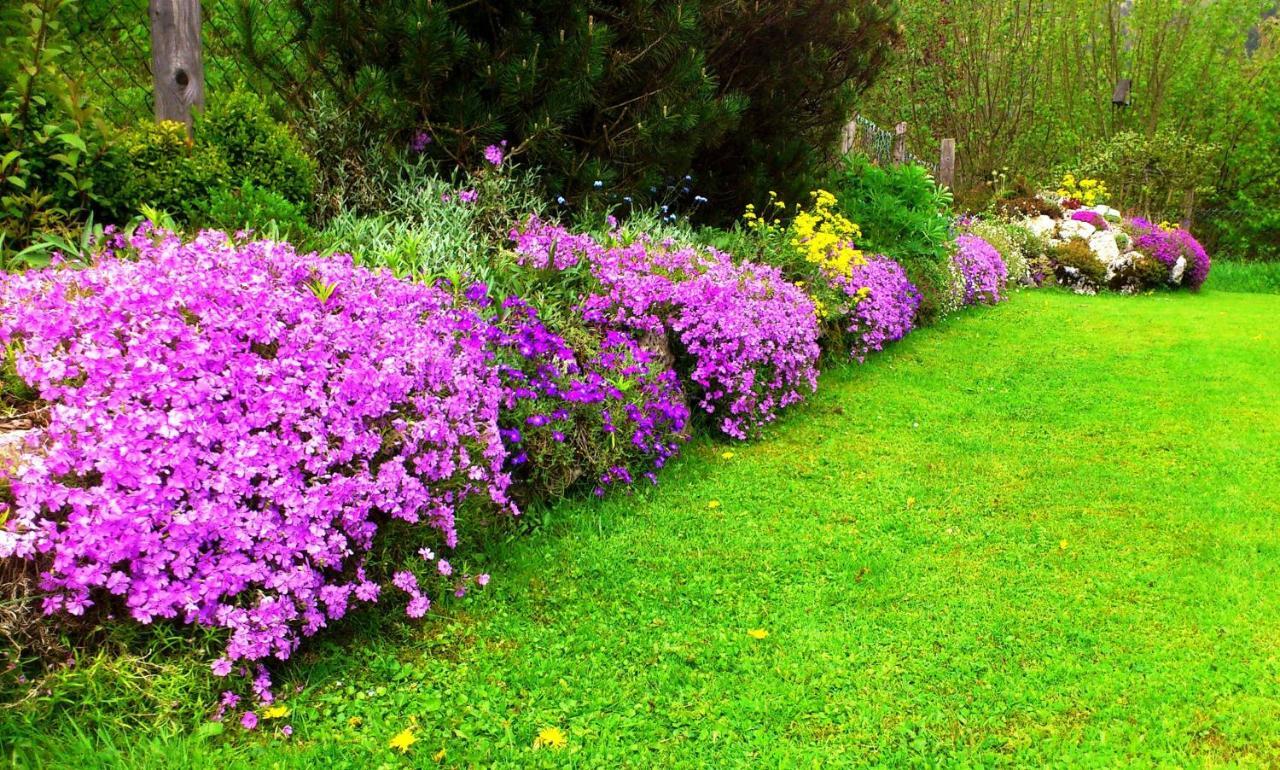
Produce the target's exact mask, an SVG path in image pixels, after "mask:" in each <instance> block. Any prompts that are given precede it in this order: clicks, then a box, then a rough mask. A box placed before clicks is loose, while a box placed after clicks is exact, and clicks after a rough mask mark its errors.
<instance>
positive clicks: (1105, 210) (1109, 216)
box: [1093, 204, 1122, 222]
mask: <svg viewBox="0 0 1280 770" xmlns="http://www.w3.org/2000/svg"><path fill="white" fill-rule="evenodd" d="M1093 211H1094V213H1096V214H1101V215H1102V218H1103V219H1105V220H1107V221H1109V222H1119V221H1120V220H1121V219H1122V217H1121V215H1120V212H1119V211H1117V210H1115V209H1113V208H1111V207H1110V206H1107V205H1103V204H1099V205H1097V206H1094V207H1093Z"/></svg>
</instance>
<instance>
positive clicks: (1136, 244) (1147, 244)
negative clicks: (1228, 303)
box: [1126, 217, 1210, 291]
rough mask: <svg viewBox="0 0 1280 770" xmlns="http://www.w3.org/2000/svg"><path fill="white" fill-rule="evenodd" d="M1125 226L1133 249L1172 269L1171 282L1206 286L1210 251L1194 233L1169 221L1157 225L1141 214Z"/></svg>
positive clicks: (1190, 286) (1198, 286)
mask: <svg viewBox="0 0 1280 770" xmlns="http://www.w3.org/2000/svg"><path fill="white" fill-rule="evenodd" d="M1126 228H1127V229H1128V231H1129V234H1130V235H1131V236H1132V237H1133V249H1134V250H1135V251H1137V252H1140V253H1142V254H1145V255H1146V256H1148V257H1154V258H1155V259H1157V260H1159V261H1160V263H1161V264H1163V265H1164V266H1165V268H1166V269H1167V270H1168V271H1169V277H1168V280H1169V282H1170V283H1173V284H1178V283H1181V284H1182V285H1184V286H1186V287H1187V288H1189V289H1191V290H1193V291H1194V290H1197V289H1199V288H1200V287H1201V286H1202V285H1204V282H1205V280H1206V279H1208V277H1209V268H1210V260H1209V254H1208V252H1206V251H1205V249H1204V247H1203V246H1201V245H1200V242H1199V241H1197V240H1196V239H1195V237H1194V236H1192V235H1191V233H1189V232H1187V231H1186V230H1184V229H1182V228H1181V227H1179V226H1177V225H1173V224H1170V223H1168V222H1161V223H1160V224H1159V225H1154V224H1152V223H1151V222H1149V221H1147V220H1146V219H1143V218H1142V217H1134V218H1133V219H1131V220H1129V222H1128V223H1127V225H1126ZM1179 262H1181V266H1179Z"/></svg>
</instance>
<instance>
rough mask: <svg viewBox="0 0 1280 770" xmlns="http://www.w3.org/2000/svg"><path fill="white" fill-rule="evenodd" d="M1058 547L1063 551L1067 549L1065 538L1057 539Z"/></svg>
mask: <svg viewBox="0 0 1280 770" xmlns="http://www.w3.org/2000/svg"><path fill="white" fill-rule="evenodd" d="M1058 547H1059V548H1061V549H1062V550H1064V551H1065V550H1067V541H1066V538H1063V539H1062V540H1059V541H1058Z"/></svg>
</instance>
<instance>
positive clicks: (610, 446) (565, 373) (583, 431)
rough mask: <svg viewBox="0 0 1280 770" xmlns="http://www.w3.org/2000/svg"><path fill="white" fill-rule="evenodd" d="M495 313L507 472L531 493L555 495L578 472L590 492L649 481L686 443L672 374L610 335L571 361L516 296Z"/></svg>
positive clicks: (649, 354) (681, 402) (565, 347)
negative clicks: (586, 479)
mask: <svg viewBox="0 0 1280 770" xmlns="http://www.w3.org/2000/svg"><path fill="white" fill-rule="evenodd" d="M481 301H482V302H487V300H481ZM497 316H498V317H497V318H496V319H495V322H494V325H493V327H492V330H491V331H490V340H491V343H492V345H493V346H494V348H495V349H496V350H497V351H499V361H500V362H502V363H500V365H499V370H500V371H501V373H502V378H503V383H504V385H505V391H504V397H503V409H502V415H501V419H500V423H501V425H502V428H503V430H502V434H503V441H504V443H505V444H506V446H507V451H508V467H509V469H510V471H511V473H512V475H513V476H514V477H515V478H516V479H518V480H520V481H521V482H523V483H526V484H529V485H531V486H532V487H533V490H532V491H533V492H534V493H535V496H541V495H558V494H560V493H562V492H563V491H564V490H565V489H566V488H568V486H569V485H571V484H572V483H573V482H575V481H576V480H577V479H578V476H579V474H580V473H582V472H584V471H586V472H590V473H592V474H593V477H592V478H591V479H590V481H591V483H592V484H593V485H594V487H595V492H596V494H597V495H602V494H604V491H605V488H606V487H608V486H610V485H615V484H622V485H630V484H632V483H634V482H635V481H636V480H637V479H638V478H640V477H643V478H646V479H648V480H649V481H650V482H654V483H656V482H657V476H656V474H655V472H656V471H657V470H659V469H661V468H662V467H663V466H664V465H665V464H666V462H667V461H668V460H669V459H671V458H672V457H674V456H675V455H676V454H677V453H678V452H679V450H680V444H681V443H682V442H684V441H685V440H686V439H687V438H688V433H687V425H688V422H689V407H688V405H687V404H686V403H685V399H684V393H683V391H682V390H681V388H680V380H679V378H678V377H677V376H676V374H675V372H673V371H671V370H670V369H668V368H666V366H665V365H664V364H663V362H662V361H660V360H658V358H657V356H656V355H655V354H654V353H653V351H650V350H646V349H644V348H643V347H642V346H641V345H640V344H639V343H637V342H636V341H635V340H634V339H632V338H631V337H629V336H627V335H625V334H623V333H621V332H618V331H612V330H610V331H606V332H604V334H603V335H602V336H601V337H600V338H599V340H598V343H599V346H598V350H596V351H595V352H594V353H592V354H591V355H588V356H579V355H578V354H577V353H576V352H575V351H574V350H573V349H572V348H571V347H570V346H569V344H568V343H567V342H566V341H565V340H564V338H563V337H561V336H559V335H557V334H555V333H554V332H552V331H550V330H549V329H548V328H547V327H546V326H545V325H544V324H543V323H542V321H541V320H540V319H539V318H538V313H537V311H536V310H535V309H534V308H532V307H530V306H529V305H528V304H527V303H525V302H524V301H523V300H520V299H518V298H516V297H509V298H508V299H506V300H505V301H504V302H502V304H501V308H500V312H499V313H498V314H497ZM580 359H581V360H580ZM584 446H586V447H591V449H590V450H588V451H584V449H583V447H584Z"/></svg>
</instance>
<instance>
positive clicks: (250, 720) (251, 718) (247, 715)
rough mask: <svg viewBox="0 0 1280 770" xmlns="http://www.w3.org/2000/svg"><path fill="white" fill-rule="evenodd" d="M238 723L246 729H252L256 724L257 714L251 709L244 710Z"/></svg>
mask: <svg viewBox="0 0 1280 770" xmlns="http://www.w3.org/2000/svg"><path fill="white" fill-rule="evenodd" d="M240 725H241V726H242V727H244V729H246V730H252V729H254V728H255V727H257V726H258V715H257V714H255V713H253V712H252V711H246V712H244V716H242V717H240Z"/></svg>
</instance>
